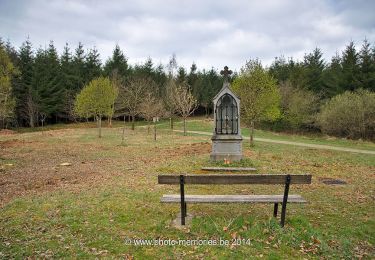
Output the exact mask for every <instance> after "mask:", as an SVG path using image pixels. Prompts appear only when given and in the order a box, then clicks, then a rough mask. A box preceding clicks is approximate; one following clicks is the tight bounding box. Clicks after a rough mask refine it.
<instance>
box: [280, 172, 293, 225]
mask: <svg viewBox="0 0 375 260" xmlns="http://www.w3.org/2000/svg"><path fill="white" fill-rule="evenodd" d="M290 180H291V178H290V175H289V174H288V175H287V176H286V182H285V189H284V198H283V204H282V208H281V221H280V226H281V227H284V224H285V214H286V204H287V203H288V193H289V185H290Z"/></svg>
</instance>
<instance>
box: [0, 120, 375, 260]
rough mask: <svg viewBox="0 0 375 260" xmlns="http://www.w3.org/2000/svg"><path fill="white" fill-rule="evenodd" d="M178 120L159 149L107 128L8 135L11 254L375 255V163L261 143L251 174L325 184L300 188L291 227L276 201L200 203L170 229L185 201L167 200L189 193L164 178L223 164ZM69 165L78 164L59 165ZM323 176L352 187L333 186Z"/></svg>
mask: <svg viewBox="0 0 375 260" xmlns="http://www.w3.org/2000/svg"><path fill="white" fill-rule="evenodd" d="M167 124H168V122H165V123H164V124H162V125H160V126H159V128H160V129H159V130H160V131H159V134H158V140H157V141H156V142H154V141H153V137H152V135H151V134H150V135H147V129H146V128H138V129H137V130H136V131H135V132H132V131H131V130H129V129H127V131H126V140H125V144H124V145H121V129H120V128H112V129H110V128H105V129H104V131H103V138H101V139H98V138H96V129H93V128H78V127H77V128H76V127H72V128H71V129H67V130H54V131H46V132H44V133H41V132H33V133H23V134H14V135H7V136H0V147H1V150H0V158H1V160H0V165H1V166H0V169H2V170H1V171H0V184H1V186H0V188H1V190H0V196H1V197H0V199H1V202H2V207H1V208H0V258H26V257H34V258H44V257H54V258H58V257H66V258H77V257H82V258H95V257H116V258H118V257H123V258H131V257H134V258H141V259H144V258H167V259H170V258H197V259H201V258H217V259H224V258H235V259H236V258H238V259H244V258H249V257H253V258H261V257H263V258H268V259H285V258H298V259H301V258H321V257H323V258H355V257H364V258H369V259H370V258H372V257H374V249H375V248H374V245H375V235H374V231H373V230H375V212H374V196H375V194H374V187H375V176H374V170H375V158H374V156H373V155H364V154H353V153H345V152H338V151H327V150H317V149H308V148H303V147H294V146H288V145H280V144H270V143H261V142H257V143H256V146H255V147H252V148H251V149H250V147H249V146H248V144H247V142H246V143H244V151H245V156H246V160H245V161H244V162H243V164H242V165H241V166H245V165H246V166H255V167H256V168H257V169H258V172H259V173H280V172H293V173H306V172H309V173H311V174H313V184H311V185H306V186H304V185H292V186H291V193H297V194H302V195H303V196H304V197H305V198H306V199H307V200H308V201H309V202H310V203H309V204H306V205H288V211H287V223H286V227H285V229H281V228H279V226H278V223H277V221H275V220H274V219H273V218H272V217H271V215H272V205H262V204H255V205H236V204H229V205H192V206H190V205H188V211H189V212H190V213H193V215H194V216H195V217H194V219H193V223H192V226H191V227H190V228H189V229H186V230H177V229H175V228H173V227H171V226H170V222H171V220H172V219H174V218H175V216H176V215H177V214H178V212H179V207H178V205H165V204H160V202H159V200H160V197H161V196H162V194H165V193H176V192H178V187H170V186H164V185H157V175H158V174H159V173H179V172H197V173H198V172H199V169H200V168H201V167H202V166H212V164H211V163H209V161H208V158H209V152H210V149H211V146H210V137H209V136H199V135H189V136H187V137H184V136H182V135H181V134H180V133H171V131H170V130H168V129H167ZM209 124H210V123H209V122H206V121H192V122H189V123H188V126H189V127H190V129H191V127H192V126H193V128H194V130H204V129H203V128H205V127H206V128H208V126H209ZM176 127H180V125H179V123H177V125H176ZM204 131H206V130H204ZM209 131H210V130H209ZM285 138H286V137H285ZM319 142H331V141H330V140H324V139H322V140H320V141H319ZM348 143H351V142H350V141H348ZM353 145H354V144H353ZM62 162H70V163H71V164H72V165H71V166H67V167H63V166H59V165H60V164H61V163H62ZM9 163H11V164H13V165H12V166H9V165H6V164H9ZM323 178H335V179H340V180H344V181H345V182H347V184H346V185H333V186H332V185H326V184H323V183H322V179H323ZM282 190H283V187H281V186H280V187H269V186H263V185H257V186H250V187H249V186H243V185H238V186H230V187H226V186H222V185H219V186H209V187H207V186H187V190H186V192H187V193H188V194H199V193H205V194H261V193H264V194H274V193H280V194H281V193H282ZM125 238H144V239H157V238H160V239H220V238H221V239H228V240H232V239H233V238H235V239H239V238H241V239H249V240H250V241H251V243H250V244H242V245H238V246H174V247H173V246H162V247H160V246H159V247H157V246H135V245H126V244H125V241H124V240H125Z"/></svg>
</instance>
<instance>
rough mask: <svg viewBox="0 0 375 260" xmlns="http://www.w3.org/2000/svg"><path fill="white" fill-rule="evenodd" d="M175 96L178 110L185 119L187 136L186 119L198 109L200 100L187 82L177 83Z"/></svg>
mask: <svg viewBox="0 0 375 260" xmlns="http://www.w3.org/2000/svg"><path fill="white" fill-rule="evenodd" d="M174 98H175V104H176V108H177V112H178V113H179V114H180V115H181V116H182V118H183V119H184V135H185V136H186V119H187V118H188V117H189V116H190V115H191V114H193V113H194V111H195V109H197V107H198V102H197V100H196V99H195V97H194V96H193V94H192V93H191V90H190V88H189V86H188V85H187V84H180V85H177V88H176V90H175V97H174Z"/></svg>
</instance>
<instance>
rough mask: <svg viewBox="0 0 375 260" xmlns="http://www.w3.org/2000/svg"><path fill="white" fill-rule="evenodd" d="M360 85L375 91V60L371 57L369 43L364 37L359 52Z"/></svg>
mask: <svg viewBox="0 0 375 260" xmlns="http://www.w3.org/2000/svg"><path fill="white" fill-rule="evenodd" d="M358 77H359V81H360V87H361V88H364V89H368V90H371V91H375V60H374V59H373V57H371V48H370V43H369V42H368V41H367V39H365V40H364V41H363V45H362V49H361V51H360V53H359V75H358Z"/></svg>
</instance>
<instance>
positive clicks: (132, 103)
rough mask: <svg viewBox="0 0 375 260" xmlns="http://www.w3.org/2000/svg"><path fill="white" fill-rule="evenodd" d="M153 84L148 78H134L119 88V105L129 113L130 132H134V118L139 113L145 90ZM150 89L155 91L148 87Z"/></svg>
mask: <svg viewBox="0 0 375 260" xmlns="http://www.w3.org/2000/svg"><path fill="white" fill-rule="evenodd" d="M153 84H155V82H154V81H153V80H151V79H148V78H143V77H134V78H132V79H130V80H129V81H128V82H127V83H126V84H124V85H121V86H120V93H119V105H120V106H121V107H122V108H123V109H126V110H127V111H128V112H129V115H130V116H131V118H132V130H134V121H135V117H136V116H137V115H139V114H140V112H141V104H142V101H143V99H144V96H145V93H146V90H147V88H149V86H150V85H153ZM150 89H155V88H153V87H150Z"/></svg>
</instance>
